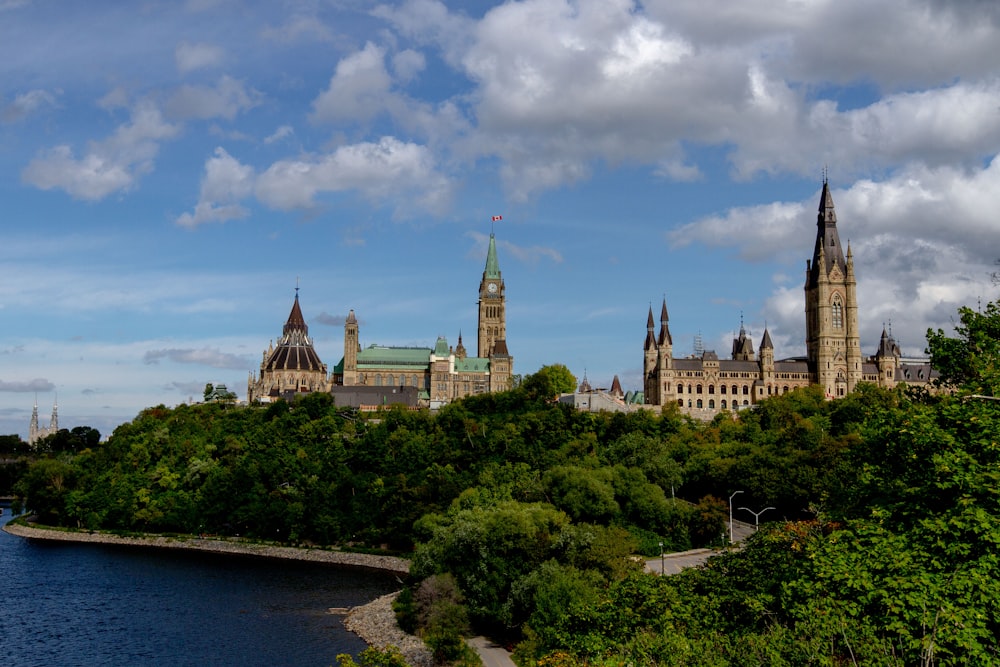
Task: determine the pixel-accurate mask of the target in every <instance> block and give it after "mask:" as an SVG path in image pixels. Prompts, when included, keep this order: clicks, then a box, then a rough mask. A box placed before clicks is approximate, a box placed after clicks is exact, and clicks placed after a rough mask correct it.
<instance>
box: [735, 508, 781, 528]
mask: <svg viewBox="0 0 1000 667" xmlns="http://www.w3.org/2000/svg"><path fill="white" fill-rule="evenodd" d="M737 509H741V510H746V511H747V512H750V514H753V530H754V532H755V533H756V532H757V526H758V525H759V524H760V515H761V514H763V513H764V512H766V511H768V510H773V509H774V508H773V507H765V508H764V509H762V510H761V511H759V512H754V511H753V510H752V509H750V508H749V507H739V508H737Z"/></svg>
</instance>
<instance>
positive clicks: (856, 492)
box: [16, 303, 1000, 665]
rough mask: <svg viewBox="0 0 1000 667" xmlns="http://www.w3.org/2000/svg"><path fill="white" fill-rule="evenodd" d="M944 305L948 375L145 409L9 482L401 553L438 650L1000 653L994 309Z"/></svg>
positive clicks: (35, 492)
mask: <svg viewBox="0 0 1000 667" xmlns="http://www.w3.org/2000/svg"><path fill="white" fill-rule="evenodd" d="M961 322H962V323H961V326H960V327H959V331H958V336H957V337H954V338H952V337H949V336H946V335H945V334H944V333H942V332H929V336H928V344H929V350H930V352H931V354H932V357H933V360H934V364H935V366H936V367H937V368H938V369H939V370H940V371H941V373H942V378H943V379H944V380H945V381H946V382H949V383H950V384H951V387H952V389H953V390H954V393H951V394H944V395H939V396H931V395H926V394H906V393H904V392H903V391H902V390H900V391H884V390H879V389H878V388H876V387H873V386H861V387H859V389H858V391H856V392H855V393H853V394H851V395H849V396H848V397H846V398H844V399H841V400H838V401H826V400H824V398H823V395H822V393H821V391H819V390H818V389H813V388H810V389H805V390H799V391H795V392H791V393H789V394H786V395H783V396H780V397H774V398H771V399H768V400H767V401H764V402H763V403H761V404H760V405H759V406H758V407H756V408H755V409H753V410H749V411H745V412H741V413H740V414H739V415H736V416H733V415H728V414H724V415H720V416H719V417H718V418H716V419H715V420H714V421H713V422H712V423H710V424H698V423H694V422H692V421H690V420H688V419H686V418H683V417H681V416H680V415H678V414H677V413H676V412H674V411H671V410H670V409H667V410H665V411H664V413H663V414H662V415H658V414H651V413H648V412H639V413H635V414H630V415H623V414H615V415H611V414H589V413H582V412H576V411H574V410H572V409H569V408H567V407H565V406H562V405H558V404H555V403H553V402H552V400H551V398H552V396H553V395H554V394H555V393H556V389H557V388H558V387H557V386H556V385H557V384H558V381H559V380H558V379H559V378H560V377H561V374H562V372H563V371H564V370H565V369H564V368H563V367H555V366H554V367H546V368H543V369H542V370H541V371H539V373H537V374H535V375H533V376H529V377H528V378H526V379H525V381H524V382H523V383H522V385H521V387H519V388H518V389H515V390H513V391H510V392H505V393H501V394H489V395H483V396H477V397H473V398H469V399H466V400H463V401H460V402H457V403H455V404H452V405H449V406H447V407H445V408H443V409H441V410H440V411H439V412H437V413H436V414H431V413H429V412H411V411H405V410H402V409H395V410H390V411H388V412H385V413H379V414H377V415H375V416H374V417H366V416H363V415H359V414H355V413H353V412H350V411H346V410H342V409H339V408H338V407H337V406H335V405H333V403H332V399H331V398H330V397H329V396H325V395H309V396H305V397H303V398H302V399H301V400H298V401H296V402H295V403H294V404H291V405H290V404H287V403H284V402H279V403H276V404H273V405H269V406H266V407H248V408H239V407H233V406H227V405H221V404H204V405H197V406H179V407H177V408H174V409H167V408H165V407H162V406H160V407H157V408H152V409H149V410H146V411H144V412H143V413H141V414H140V415H139V416H138V417H137V418H136V419H135V420H134V421H133V422H132V423H130V424H126V425H123V426H121V427H119V428H118V429H117V430H116V431H115V433H114V434H113V436H112V437H111V438H110V439H109V440H108V442H106V443H104V444H100V445H96V446H93V447H90V448H88V449H85V450H84V451H82V452H79V453H76V454H61V455H58V456H53V457H51V458H48V459H45V460H41V461H38V462H36V463H35V464H34V465H32V466H31V467H30V469H29V470H28V471H27V473H26V474H25V475H24V476H23V477H22V478H21V480H20V481H19V483H18V485H17V487H16V488H17V490H18V492H19V494H20V495H21V496H22V497H23V498H24V499H25V502H26V504H27V505H28V506H29V507H30V508H31V509H32V510H33V511H35V512H36V513H37V514H38V515H39V518H40V520H42V521H44V522H49V523H58V524H63V525H68V526H80V527H85V528H111V529H120V530H133V531H155V532H172V531H173V532H183V533H218V534H238V535H244V536H249V537H254V538H259V539H267V540H280V541H287V542H293V543H316V544H347V543H354V544H364V545H369V546H378V545H386V546H387V547H389V548H391V549H394V550H401V551H411V550H413V556H414V565H413V573H414V575H415V577H416V582H420V581H424V584H423V585H415V586H414V588H413V590H412V591H411V593H409V594H408V596H407V597H408V600H409V601H408V602H407V601H404V605H402V607H401V611H402V612H403V616H404V622H406V623H409V624H411V625H412V626H414V627H417V626H422V627H423V628H424V630H423V632H424V633H425V634H426V636H429V637H431V638H432V639H434V638H437V639H434V640H435V641H438V646H439V647H440V648H441V650H440V651H439V657H441V658H442V659H445V658H448V657H449V654H448V650H447V649H448V647H449V646H452V645H451V644H449V643H448V641H447V637H448V636H450V635H449V633H452V634H453V633H454V631H456V630H461V629H462V628H463V627H465V625H466V623H471V624H472V625H474V626H475V627H476V628H477V629H478V630H480V631H486V632H489V633H492V634H494V636H500V635H502V636H505V637H506V638H507V640H508V641H510V642H512V643H514V642H518V643H519V644H518V655H519V656H520V659H521V661H522V663H523V664H539V665H578V664H590V665H620V664H648V665H654V664H657V665H659V664H662V665H747V664H761V665H764V664H766V665H806V664H816V665H839V664H877V665H882V664H885V665H904V664H905V665H909V664H918V663H919V664H992V663H997V662H998V661H1000V653H998V643H997V641H998V640H997V636H998V634H1000V618H998V613H1000V612H998V610H1000V606H998V605H997V601H998V600H1000V402H997V401H996V400H994V397H997V396H998V395H1000V370H998V368H1000V364H998V362H1000V311H998V307H997V304H995V303H994V304H990V305H989V306H987V308H986V310H985V311H984V312H976V311H971V310H969V309H963V310H962V311H961ZM671 489H673V490H674V492H675V493H676V494H677V496H678V497H680V498H684V499H686V500H689V501H691V503H692V504H687V503H682V502H675V501H674V500H673V499H672V498H671V495H670V494H671ZM737 490H739V491H743V494H742V495H740V496H739V505H741V506H746V507H749V508H751V509H754V510H759V509H761V508H763V507H767V506H773V507H775V508H776V509H775V511H773V512H769V513H768V514H767V515H764V516H763V517H762V519H771V520H772V521H771V522H769V523H767V524H765V526H764V527H763V528H762V530H761V533H759V534H758V535H757V536H755V537H754V538H752V539H751V540H750V542H749V543H748V544H747V545H746V547H745V548H744V549H743V550H741V551H739V552H733V553H729V554H726V555H723V556H720V557H718V558H716V559H713V560H712V561H710V562H709V565H708V566H707V567H705V568H704V569H700V570H694V571H688V572H685V573H683V574H682V575H679V576H676V577H665V578H661V577H657V576H653V575H648V574H645V573H643V572H641V567H640V566H638V565H634V564H630V563H633V561H630V560H629V559H628V558H627V556H628V555H630V554H634V553H642V554H646V555H650V556H652V555H657V554H659V547H658V543H659V542H661V541H662V542H663V543H664V544H665V545H666V548H667V549H668V550H682V549H686V548H690V547H692V546H701V545H712V544H716V545H717V544H720V541H721V537H722V535H723V532H724V526H725V521H726V519H727V516H728V507H727V504H726V500H725V499H727V498H728V496H729V495H730V494H731V493H732V492H734V491H737ZM744 518H745V519H749V518H751V515H749V514H747V515H746V516H744ZM776 519H779V520H778V521H774V520H776ZM435 605H437V607H435ZM442 605H443V606H442ZM443 608H446V609H449V610H451V611H449V612H448V613H447V614H443V615H442V614H441V613H437V614H436V613H434V612H433V610H434V609H437V610H438V611H440V610H441V609H443ZM442 619H444V620H442ZM435 633H436V634H435ZM442 638H444V639H442Z"/></svg>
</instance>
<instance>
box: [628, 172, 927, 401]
mask: <svg viewBox="0 0 1000 667" xmlns="http://www.w3.org/2000/svg"><path fill="white" fill-rule="evenodd" d="M805 313H806V356H805V357H795V358H790V359H781V360H775V358H774V345H773V344H772V343H771V335H770V333H769V332H768V330H767V328H765V329H764V334H763V335H762V336H761V340H760V347H759V350H758V352H757V353H756V354H755V353H754V349H753V342H752V341H751V339H750V338H749V337H748V336H747V333H746V330H745V329H744V327H743V326H742V325H741V326H740V332H739V335H738V337H737V338H735V339H734V340H733V348H732V353H731V355H730V358H729V359H720V358H719V356H718V355H717V354H716V353H715V352H714V351H707V350H706V351H703V352H701V354H699V355H696V356H691V357H682V358H677V357H675V356H674V349H673V339H672V338H671V335H670V326H669V316H668V314H667V303H666V299H664V301H663V305H662V307H661V309H660V328H659V331H658V332H657V331H656V323H655V321H654V319H653V309H652V307H650V309H649V315H648V317H647V319H646V340H645V343H644V345H643V353H644V354H643V371H644V384H643V391H644V394H645V397H644V402H645V403H646V404H647V405H659V406H662V405H666V404H668V403H676V404H677V405H678V407H680V408H681V410H682V411H683V412H685V413H687V414H691V415H692V416H696V417H700V418H711V417H712V416H713V415H715V414H717V413H718V412H719V411H721V410H739V409H742V408H745V407H749V406H751V405H753V404H754V403H756V402H758V401H761V400H763V399H765V398H767V397H768V396H774V395H777V394H784V393H786V392H788V391H791V390H792V389H795V388H797V387H805V386H808V385H811V384H819V385H821V386H822V387H823V389H824V392H825V393H826V396H827V397H828V398H839V397H842V396H845V395H846V394H847V393H848V392H851V391H853V390H854V388H855V386H856V385H857V384H858V383H859V382H862V381H863V382H871V383H874V384H878V385H879V386H883V387H893V386H895V385H897V384H901V383H905V384H909V385H927V384H928V382H929V381H930V380H931V379H932V372H931V368H930V364H929V362H927V361H926V360H904V359H903V358H902V357H901V355H900V348H899V346H898V345H897V344H896V341H895V340H894V339H893V338H892V336H891V335H890V334H889V333H888V332H887V331H885V330H883V332H882V339H881V341H880V344H879V348H878V350H877V351H876V353H875V354H874V355H873V356H871V357H869V358H867V359H866V358H863V357H862V354H861V343H860V338H859V333H858V302H857V280H856V278H855V275H854V258H853V255H852V253H851V248H850V246H848V247H847V249H846V254H845V250H844V248H843V246H842V245H841V242H840V236H839V234H838V232H837V214H836V211H835V209H834V205H833V197H832V195H831V193H830V187H829V183H828V182H827V181H826V180H825V179H824V181H823V191H822V194H821V195H820V202H819V215H818V216H817V221H816V243H815V246H814V250H813V257H812V260H810V261H807V262H806V280H805Z"/></svg>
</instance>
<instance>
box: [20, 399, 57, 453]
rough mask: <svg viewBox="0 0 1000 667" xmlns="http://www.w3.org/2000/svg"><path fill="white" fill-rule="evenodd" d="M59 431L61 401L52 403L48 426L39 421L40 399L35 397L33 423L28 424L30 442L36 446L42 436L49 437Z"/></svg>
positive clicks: (32, 410) (32, 411)
mask: <svg viewBox="0 0 1000 667" xmlns="http://www.w3.org/2000/svg"><path fill="white" fill-rule="evenodd" d="M58 432H59V402H58V401H55V402H53V403H52V416H51V417H50V418H49V425H48V426H41V425H39V423H38V399H37V398H36V399H35V407H34V408H32V409H31V423H29V424H28V444H29V445H31V446H34V445H35V443H37V442H38V441H39V440H41V439H42V438H47V437H48V436H50V435H52V434H53V433H58Z"/></svg>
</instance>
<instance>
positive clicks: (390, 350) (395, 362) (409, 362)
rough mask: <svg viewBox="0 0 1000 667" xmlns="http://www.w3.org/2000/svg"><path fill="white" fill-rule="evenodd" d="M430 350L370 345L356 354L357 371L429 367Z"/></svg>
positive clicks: (425, 348)
mask: <svg viewBox="0 0 1000 667" xmlns="http://www.w3.org/2000/svg"><path fill="white" fill-rule="evenodd" d="M430 357H431V349H430V348H427V347H385V346H382V345H370V346H368V347H366V348H365V349H363V350H361V351H360V352H358V369H359V370H360V369H362V368H366V369H370V368H413V367H416V366H419V367H423V368H426V367H427V366H428V365H430Z"/></svg>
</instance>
